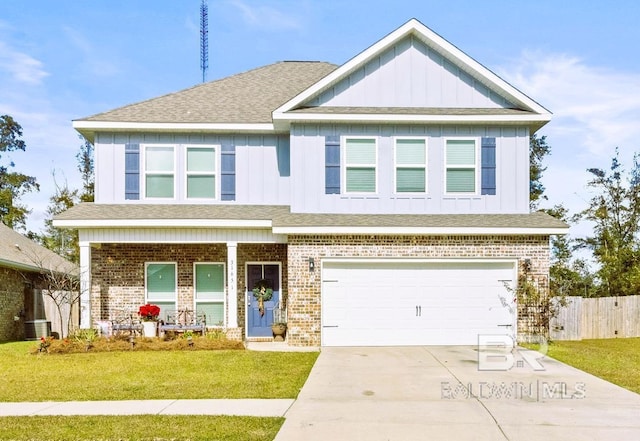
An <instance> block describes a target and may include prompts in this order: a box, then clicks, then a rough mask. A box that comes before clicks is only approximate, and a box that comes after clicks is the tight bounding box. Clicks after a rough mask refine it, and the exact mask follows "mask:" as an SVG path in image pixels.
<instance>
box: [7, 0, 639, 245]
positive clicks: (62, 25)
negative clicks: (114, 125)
mask: <svg viewBox="0 0 640 441" xmlns="http://www.w3.org/2000/svg"><path fill="white" fill-rule="evenodd" d="M208 3H209V66H210V67H209V71H208V74H207V79H208V80H214V79H218V78H222V77H225V76H227V75H231V74H234V73H238V72H243V71H246V70H249V69H252V68H254V67H258V66H263V65H265V64H270V63H273V62H276V61H281V60H322V61H329V62H333V63H336V64H342V63H344V62H345V61H347V60H348V59H350V58H352V57H353V56H355V55H357V54H358V53H359V52H361V51H363V50H364V49H366V48H367V47H368V46H370V45H372V44H373V43H375V42H376V41H377V40H379V39H380V38H382V37H384V36H385V35H386V34H388V33H389V32H391V31H393V30H394V29H395V28H397V27H399V26H400V25H402V24H403V23H404V22H406V21H407V20H409V19H410V18H412V17H415V18H417V19H418V20H420V21H421V22H422V23H424V24H425V25H426V26H428V27H429V28H431V29H432V30H434V31H435V32H437V33H438V34H440V35H441V36H442V37H444V38H445V39H447V40H448V41H450V42H451V43H453V44H454V45H456V46H457V47H459V48H460V49H461V50H463V51H464V52H466V53H467V54H468V55H470V56H471V57H473V58H475V59H476V60H477V61H479V62H480V63H482V64H483V65H485V66H486V67H488V68H489V69H491V70H493V71H494V72H496V73H497V74H499V75H500V76H502V77H503V78H504V79H505V80H507V81H509V82H510V83H511V84H513V85H514V86H516V87H518V88H519V89H520V90H522V91H523V92H524V93H526V94H527V95H529V96H530V97H532V98H534V99H535V100H536V101H538V102H539V103H541V104H542V105H543V106H545V107H546V108H548V109H549V110H551V111H552V112H553V113H554V118H553V120H552V122H551V123H549V124H548V125H547V126H545V127H544V128H543V129H542V130H541V131H540V132H539V134H541V135H546V136H547V140H548V142H549V144H550V145H551V147H552V155H551V156H550V157H549V158H548V159H547V164H548V170H547V172H546V174H545V177H544V183H545V185H546V187H547V195H548V197H549V202H548V203H546V204H545V205H546V206H551V205H553V204H555V203H560V202H562V203H564V204H565V205H566V206H567V207H568V208H570V209H571V210H572V211H573V212H575V211H576V210H579V209H581V208H583V207H584V206H585V204H586V201H587V200H588V199H589V198H590V197H591V195H590V193H589V190H588V189H587V188H586V186H585V184H586V182H587V181H588V179H589V175H588V174H587V172H586V169H587V168H589V167H607V166H608V165H609V163H610V158H611V156H612V155H613V152H614V149H615V147H616V146H617V147H619V148H620V151H621V156H622V158H623V160H624V161H625V163H626V164H630V158H631V157H632V154H633V152H635V151H640V145H639V144H638V139H640V49H639V47H640V44H639V43H640V26H638V25H637V22H638V19H640V2H637V1H634V0H616V1H615V2H610V1H606V0H601V1H593V0H579V1H577V0H576V1H572V0H565V1H557V0H536V1H530V0H510V1H506V0H505V1H502V0H487V1H477V0H469V1H456V0H449V1H429V0H415V1H414V0H411V1H408V0H407V1H403V0H396V1H389V0H387V1H381V0H367V1H366V2H365V1H360V0H358V1H355V0H354V1H349V0H340V1H339V0H295V1H289V0H263V1H258V0H209V2H208ZM365 5H366V6H365ZM199 6H200V0H153V1H151V0H146V1H143V0H140V1H132V0H91V1H81V0H56V1H50V0H30V1H23V0H2V1H1V2H0V84H1V86H0V114H10V115H12V116H13V117H14V118H15V119H16V120H17V121H18V122H19V123H20V124H21V125H22V127H23V129H24V140H25V141H26V143H27V150H26V152H19V153H14V154H12V155H11V159H12V160H13V161H14V162H15V164H16V170H18V171H20V172H23V173H26V174H29V175H33V176H36V178H37V180H38V182H39V183H40V185H41V191H40V193H39V194H37V195H30V196H28V197H26V198H25V199H24V202H25V203H27V204H28V205H29V206H30V207H31V208H32V210H33V213H32V214H31V215H30V217H29V224H28V228H29V229H31V230H35V231H38V230H39V229H40V228H41V227H42V219H43V217H44V210H45V209H46V206H47V203H48V198H49V196H51V195H52V194H53V192H54V184H53V177H52V172H53V171H55V174H56V179H57V180H58V182H64V180H65V179H66V181H67V182H68V183H69V185H70V186H71V187H78V186H79V185H80V183H79V176H78V172H77V170H76V167H77V161H76V159H75V155H76V154H77V152H78V149H79V147H80V145H81V142H80V140H79V139H78V137H77V134H76V133H75V131H74V130H73V129H72V127H71V120H73V119H76V118H82V117H85V116H89V115H92V114H95V113H99V112H102V111H106V110H110V109H113V108H116V107H120V106H122V105H125V104H128V103H132V102H137V101H141V100H145V99H148V98H153V97H155V96H158V95H162V94H165V93H170V92H173V91H177V90H180V89H184V88H187V87H190V86H192V85H194V84H197V83H199V82H200V81H201V72H200V67H199V61H200V60H199ZM3 159H4V158H3ZM572 231H573V234H574V235H581V234H583V233H584V231H585V230H584V229H583V230H581V229H580V227H575V228H574V229H573V230H572Z"/></svg>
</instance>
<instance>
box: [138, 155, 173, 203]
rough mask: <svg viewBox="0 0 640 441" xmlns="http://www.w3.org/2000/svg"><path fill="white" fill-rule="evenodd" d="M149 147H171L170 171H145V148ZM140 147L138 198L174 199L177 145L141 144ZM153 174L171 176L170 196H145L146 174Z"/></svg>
mask: <svg viewBox="0 0 640 441" xmlns="http://www.w3.org/2000/svg"><path fill="white" fill-rule="evenodd" d="M150 147H171V148H172V149H173V170H172V171H171V173H170V172H153V171H152V172H148V171H147V148H150ZM140 148H141V150H142V157H141V158H140V160H141V162H140V168H141V172H142V179H141V181H142V182H141V183H140V192H141V194H140V199H147V200H163V201H168V200H175V199H176V166H177V151H178V146H177V145H176V144H141V145H140ZM148 173H149V174H154V175H167V176H168V175H171V176H173V197H170V198H160V197H149V196H147V174H148Z"/></svg>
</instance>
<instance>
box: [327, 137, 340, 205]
mask: <svg viewBox="0 0 640 441" xmlns="http://www.w3.org/2000/svg"><path fill="white" fill-rule="evenodd" d="M324 186H325V187H324V188H325V194H340V137H339V136H337V135H331V136H325V138H324Z"/></svg>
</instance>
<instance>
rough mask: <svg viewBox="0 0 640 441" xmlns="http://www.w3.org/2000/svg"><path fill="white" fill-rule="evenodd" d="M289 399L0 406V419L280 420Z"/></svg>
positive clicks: (85, 402)
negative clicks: (142, 417)
mask: <svg viewBox="0 0 640 441" xmlns="http://www.w3.org/2000/svg"><path fill="white" fill-rule="evenodd" d="M293 402H294V400H292V399H269V400H258V399H243V400H127V401H64V402H52V401H44V402H31V403H0V416H35V415H236V416H259V417H282V416H284V414H285V413H286V412H287V410H288V409H289V408H290V407H291V405H292V404H293Z"/></svg>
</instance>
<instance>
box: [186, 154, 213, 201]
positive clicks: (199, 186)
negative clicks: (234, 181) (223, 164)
mask: <svg viewBox="0 0 640 441" xmlns="http://www.w3.org/2000/svg"><path fill="white" fill-rule="evenodd" d="M216 170H217V168H216V149H215V148H214V147H187V198H190V199H193V198H199V199H213V198H215V197H216Z"/></svg>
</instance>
